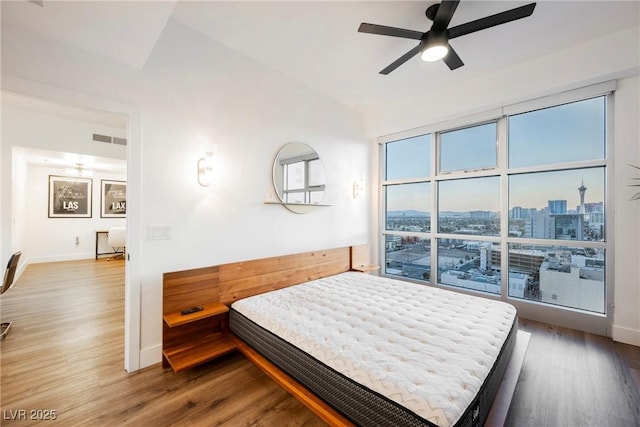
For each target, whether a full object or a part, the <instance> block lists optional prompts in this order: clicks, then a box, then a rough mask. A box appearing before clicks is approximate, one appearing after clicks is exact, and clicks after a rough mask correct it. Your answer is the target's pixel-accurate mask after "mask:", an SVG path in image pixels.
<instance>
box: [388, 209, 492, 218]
mask: <svg viewBox="0 0 640 427" xmlns="http://www.w3.org/2000/svg"><path fill="white" fill-rule="evenodd" d="M473 212H476V211H473ZM478 212H484V211H478ZM491 214H497V212H492V213H491ZM440 215H441V216H443V217H469V216H471V212H454V211H442V212H440ZM430 216H431V214H430V213H429V212H424V211H416V210H413V209H408V210H404V211H389V212H387V218H398V217H405V218H429V217H430Z"/></svg>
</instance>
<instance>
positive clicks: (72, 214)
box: [49, 175, 93, 218]
mask: <svg viewBox="0 0 640 427" xmlns="http://www.w3.org/2000/svg"><path fill="white" fill-rule="evenodd" d="M92 188H93V180H92V179H91V178H73V177H67V176H54V175H49V218H91V204H92V191H91V190H92Z"/></svg>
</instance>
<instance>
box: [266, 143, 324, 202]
mask: <svg viewBox="0 0 640 427" xmlns="http://www.w3.org/2000/svg"><path fill="white" fill-rule="evenodd" d="M325 182H326V179H325V173H324V165H323V164H322V161H321V160H320V156H319V155H318V153H316V151H315V150H314V149H313V148H311V147H309V146H308V145H307V144H305V143H302V142H290V143H288V144H286V145H285V146H284V147H282V148H281V149H280V151H278V154H277V155H276V160H275V161H274V162H273V185H274V187H275V189H276V194H277V195H278V198H279V199H280V201H281V202H282V203H283V204H284V205H285V206H286V207H287V209H289V210H290V211H292V212H295V213H306V212H309V211H310V210H312V209H310V208H312V207H314V206H319V205H320V203H321V202H322V199H323V197H324V189H325Z"/></svg>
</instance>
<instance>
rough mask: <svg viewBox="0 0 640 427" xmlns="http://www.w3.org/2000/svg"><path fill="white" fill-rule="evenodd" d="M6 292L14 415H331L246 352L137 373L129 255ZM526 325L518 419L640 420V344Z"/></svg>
mask: <svg viewBox="0 0 640 427" xmlns="http://www.w3.org/2000/svg"><path fill="white" fill-rule="evenodd" d="M1 298H2V302H1V314H2V320H3V321H7V320H11V321H13V329H12V330H11V332H10V333H9V336H8V337H7V338H6V339H5V340H3V341H2V342H1V344H0V345H1V347H0V370H1V391H0V406H1V408H2V413H1V414H0V417H1V418H0V424H1V425H3V426H5V425H6V426H28V425H52V426H53V425H60V426H234V427H235V426H278V427H280V426H322V425H324V423H323V422H322V421H321V420H319V419H318V418H317V417H316V416H315V415H314V414H313V413H311V412H310V411H309V410H308V409H307V408H305V407H304V406H303V405H302V404H300V403H299V402H298V401H296V400H295V399H293V398H292V397H290V396H289V395H288V394H287V393H286V392H285V391H283V390H282V389H281V388H280V387H279V386H277V385H276V384H275V383H274V382H273V381H272V380H271V379H269V378H268V377H267V376H266V375H265V374H263V373H262V372H261V371H259V370H258V369H257V368H256V367H255V366H253V365H252V364H251V363H250V362H248V361H247V360H246V359H244V358H243V357H242V356H241V355H240V354H238V353H233V354H230V355H228V356H225V357H223V358H221V359H218V360H216V361H214V362H212V363H208V364H206V365H202V366H200V367H197V368H195V369H191V370H187V371H185V372H181V373H179V374H174V373H173V371H171V370H170V369H162V368H161V366H160V364H158V365H154V366H151V367H148V368H145V369H142V370H140V371H138V372H135V373H132V374H128V373H127V372H126V371H125V370H124V361H123V357H124V356H123V355H124V262H123V261H121V260H112V261H107V260H105V259H103V260H98V261H94V260H86V261H73V262H60V263H47V264H32V265H30V266H29V267H28V268H27V269H26V271H25V272H24V274H23V275H22V276H21V277H20V278H19V280H18V281H17V283H16V285H15V286H14V287H13V288H12V289H10V290H9V291H8V292H7V293H5V294H4V295H3V296H2V297H1ZM158 321H159V322H160V321H161V319H158ZM520 328H521V329H523V330H526V331H528V332H531V334H532V337H531V341H530V344H529V348H528V351H527V356H526V358H525V362H524V366H523V368H522V373H521V375H520V379H519V381H518V385H517V388H516V392H515V396H514V399H513V402H512V405H511V411H510V413H509V416H508V419H507V425H509V426H576V427H582V426H598V427H605V426H607V427H608V426H640V391H639V389H640V348H638V347H633V346H629V345H624V344H620V343H614V342H612V341H611V340H610V339H607V338H603V337H598V336H595V335H590V334H585V333H582V332H577V331H573V330H569V329H564V328H557V327H554V326H550V325H546V324H542V323H537V322H532V321H527V320H524V319H521V320H520ZM44 418H49V419H48V420H45V419H44ZM51 418H55V419H51Z"/></svg>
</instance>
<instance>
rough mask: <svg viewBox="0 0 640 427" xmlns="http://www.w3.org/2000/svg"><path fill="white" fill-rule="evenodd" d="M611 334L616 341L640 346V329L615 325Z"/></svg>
mask: <svg viewBox="0 0 640 427" xmlns="http://www.w3.org/2000/svg"><path fill="white" fill-rule="evenodd" d="M611 335H612V338H613V340H614V341H618V342H622V343H625V344H631V345H635V346H638V347H640V331H639V330H637V329H631V328H625V327H622V326H616V325H613V328H612V330H611Z"/></svg>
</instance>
